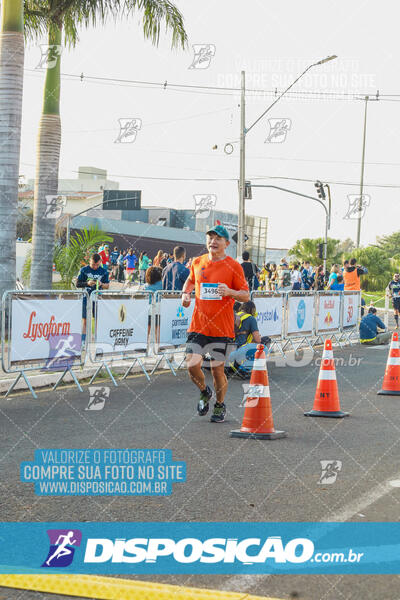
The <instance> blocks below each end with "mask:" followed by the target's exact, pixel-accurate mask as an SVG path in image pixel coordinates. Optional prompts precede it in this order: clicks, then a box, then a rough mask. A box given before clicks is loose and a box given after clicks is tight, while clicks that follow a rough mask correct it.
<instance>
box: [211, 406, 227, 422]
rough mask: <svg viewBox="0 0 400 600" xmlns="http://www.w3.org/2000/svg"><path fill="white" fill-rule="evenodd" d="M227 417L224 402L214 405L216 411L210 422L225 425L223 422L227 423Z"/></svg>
mask: <svg viewBox="0 0 400 600" xmlns="http://www.w3.org/2000/svg"><path fill="white" fill-rule="evenodd" d="M225 415H226V406H225V404H224V403H223V402H222V403H220V402H216V403H215V404H214V411H213V414H212V415H211V417H210V421H211V423H223V421H225Z"/></svg>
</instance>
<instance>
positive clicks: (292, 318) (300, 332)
mask: <svg viewBox="0 0 400 600" xmlns="http://www.w3.org/2000/svg"><path fill="white" fill-rule="evenodd" d="M283 337H284V339H285V344H284V345H283V351H284V350H285V348H286V347H287V346H290V347H291V348H292V349H293V350H294V351H295V352H297V351H298V350H299V348H301V346H302V345H303V344H304V343H305V344H306V345H307V346H308V347H309V348H310V350H313V345H312V343H311V340H312V338H314V337H315V294H314V293H313V292H310V291H307V290H299V291H291V292H287V295H286V319H285V324H284V333H283Z"/></svg>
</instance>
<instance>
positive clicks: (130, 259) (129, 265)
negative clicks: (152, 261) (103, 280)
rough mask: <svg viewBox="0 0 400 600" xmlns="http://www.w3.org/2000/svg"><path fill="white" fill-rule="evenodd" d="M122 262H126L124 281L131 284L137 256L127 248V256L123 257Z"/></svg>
mask: <svg viewBox="0 0 400 600" xmlns="http://www.w3.org/2000/svg"><path fill="white" fill-rule="evenodd" d="M124 261H125V262H126V280H127V281H129V282H131V281H133V276H134V273H135V265H136V263H137V256H136V254H134V252H133V249H132V248H129V250H128V254H126V255H125V256H124Z"/></svg>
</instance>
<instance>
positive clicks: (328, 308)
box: [317, 294, 340, 331]
mask: <svg viewBox="0 0 400 600" xmlns="http://www.w3.org/2000/svg"><path fill="white" fill-rule="evenodd" d="M317 325H318V331H323V330H324V329H329V330H332V329H338V328H339V325H340V295H333V294H332V295H329V294H327V295H321V296H320V297H319V310H318V322H317Z"/></svg>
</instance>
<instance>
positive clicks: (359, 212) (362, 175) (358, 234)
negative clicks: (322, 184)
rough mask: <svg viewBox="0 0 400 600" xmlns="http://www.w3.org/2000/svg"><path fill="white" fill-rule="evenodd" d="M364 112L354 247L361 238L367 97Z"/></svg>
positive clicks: (357, 245)
mask: <svg viewBox="0 0 400 600" xmlns="http://www.w3.org/2000/svg"><path fill="white" fill-rule="evenodd" d="M364 100H365V110H364V135H363V147H362V158H361V179H360V198H359V200H358V217H357V243H356V247H357V248H359V247H360V236H361V214H362V207H363V191H364V164H365V162H364V161H365V140H366V137H367V106H368V100H369V96H365V99H364Z"/></svg>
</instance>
